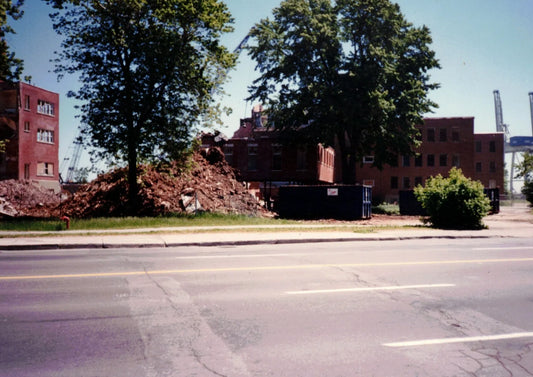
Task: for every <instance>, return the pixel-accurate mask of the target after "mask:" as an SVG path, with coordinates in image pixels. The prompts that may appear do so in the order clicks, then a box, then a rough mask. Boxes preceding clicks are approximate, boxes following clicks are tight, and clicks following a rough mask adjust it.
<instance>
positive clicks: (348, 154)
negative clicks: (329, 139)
mask: <svg viewBox="0 0 533 377" xmlns="http://www.w3.org/2000/svg"><path fill="white" fill-rule="evenodd" d="M336 139H337V143H338V150H339V152H340V154H341V158H340V161H341V169H342V170H341V177H342V182H341V183H343V184H346V185H353V184H355V163H356V158H355V153H354V151H352V148H350V141H349V140H348V137H347V135H345V134H344V133H341V134H340V135H337V137H336Z"/></svg>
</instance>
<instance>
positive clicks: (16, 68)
mask: <svg viewBox="0 0 533 377" xmlns="http://www.w3.org/2000/svg"><path fill="white" fill-rule="evenodd" d="M23 4H24V0H17V1H15V2H13V1H11V0H2V1H0V80H7V81H18V80H19V79H20V75H21V74H22V70H23V69H24V63H23V61H22V60H21V59H18V58H16V57H15V53H14V52H13V51H10V49H9V45H8V44H7V41H6V36H7V34H10V33H14V32H15V31H14V30H13V28H12V27H11V26H9V25H8V23H7V22H8V18H9V17H11V18H12V19H13V20H18V19H19V18H20V17H22V15H23V13H24V12H23V11H22V10H21V9H20V7H21V6H22V5H23Z"/></svg>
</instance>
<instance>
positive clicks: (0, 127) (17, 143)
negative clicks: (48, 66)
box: [0, 81, 60, 192]
mask: <svg viewBox="0 0 533 377" xmlns="http://www.w3.org/2000/svg"><path fill="white" fill-rule="evenodd" d="M0 140H7V144H6V149H5V152H4V153H1V154H0V179H2V180H5V179H19V180H29V181H32V182H34V183H38V184H39V185H41V186H43V187H45V188H49V189H53V190H54V191H56V192H57V191H59V189H60V185H59V172H58V169H59V157H58V153H59V95H58V94H57V93H53V92H50V91H48V90H45V89H42V88H38V87H36V86H33V85H30V84H26V83H22V82H15V83H11V82H4V81H0Z"/></svg>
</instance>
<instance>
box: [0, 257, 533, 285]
mask: <svg viewBox="0 0 533 377" xmlns="http://www.w3.org/2000/svg"><path fill="white" fill-rule="evenodd" d="M510 262H533V258H505V259H458V260H438V261H413V262H383V263H338V264H335V263H332V264H330V263H327V264H301V265H293V266H252V267H223V268H197V269H179V270H154V271H122V272H120V271H119V272H95V273H80V274H64V275H26V276H24V275H22V276H0V281H6V280H31V279H68V278H91V277H115V276H132V275H144V274H150V275H171V274H189V273H202V272H241V271H273V270H305V269H319V268H328V267H341V268H344V267H395V266H427V265H447V264H476V263H510Z"/></svg>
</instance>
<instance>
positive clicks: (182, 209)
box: [0, 148, 270, 218]
mask: <svg viewBox="0 0 533 377" xmlns="http://www.w3.org/2000/svg"><path fill="white" fill-rule="evenodd" d="M137 173H138V186H139V196H138V201H139V211H138V213H137V215H138V216H160V215H166V214H172V213H196V212H200V211H207V212H216V213H226V214H243V215H249V216H269V215H270V213H269V212H268V211H266V210H265V209H264V208H263V207H262V206H261V203H260V202H259V201H257V199H256V198H255V197H254V196H252V195H251V194H249V193H248V191H247V190H246V187H245V186H244V184H243V183H242V182H239V181H238V180H237V178H236V174H235V171H234V170H233V168H231V167H230V166H229V165H228V164H227V163H226V161H225V159H224V155H223V153H222V151H221V150H220V149H218V148H211V149H209V150H208V151H202V152H196V153H194V154H193V155H192V156H191V158H190V159H189V160H188V162H187V163H186V164H185V166H178V165H177V164H174V165H171V166H165V167H155V166H152V165H141V166H139V167H138V172H137ZM127 193H128V182H127V169H126V168H121V169H116V170H113V171H111V172H108V173H106V174H102V175H100V176H98V178H96V179H95V180H94V181H92V182H90V183H88V184H85V185H82V186H80V188H79V189H78V190H77V191H76V192H75V193H74V194H68V193H66V192H64V193H63V194H62V197H61V200H60V197H59V195H56V194H53V193H52V192H49V191H46V190H44V189H41V188H39V187H37V186H34V185H32V184H31V183H30V182H26V181H3V182H0V213H2V214H3V215H4V216H10V217H28V216H30V217H43V218H49V217H61V216H64V215H67V216H70V217H73V218H92V217H122V216H127V215H128V214H129V207H128V199H127Z"/></svg>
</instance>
